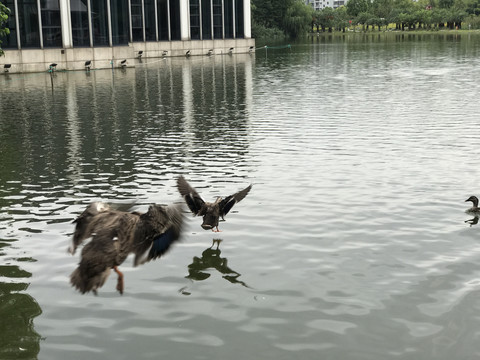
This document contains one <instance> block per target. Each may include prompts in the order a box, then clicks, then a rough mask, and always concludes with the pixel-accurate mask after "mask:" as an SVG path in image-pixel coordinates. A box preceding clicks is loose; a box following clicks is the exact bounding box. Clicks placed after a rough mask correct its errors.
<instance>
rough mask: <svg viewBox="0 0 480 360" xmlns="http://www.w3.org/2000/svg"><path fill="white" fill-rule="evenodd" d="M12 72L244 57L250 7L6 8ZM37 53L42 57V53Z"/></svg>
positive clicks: (103, 0)
mask: <svg viewBox="0 0 480 360" xmlns="http://www.w3.org/2000/svg"><path fill="white" fill-rule="evenodd" d="M2 3H4V4H5V5H6V6H7V7H8V8H10V9H11V14H10V17H9V21H8V25H7V26H8V28H9V29H10V34H9V35H7V36H6V37H5V38H3V39H1V40H2V41H3V44H2V46H3V48H4V49H6V50H7V51H6V58H5V59H4V60H5V63H9V64H11V65H12V66H11V68H10V71H11V72H28V71H45V70H46V69H47V68H48V66H49V65H50V64H51V63H55V64H57V69H83V68H84V67H85V66H86V65H87V62H88V61H90V64H89V65H90V66H91V67H92V68H105V67H110V61H112V60H114V64H117V63H118V62H119V61H120V60H122V59H130V60H131V63H133V62H134V59H136V58H149V57H160V56H163V55H166V56H184V55H185V54H186V53H187V52H188V53H189V54H190V55H206V54H207V53H214V54H220V53H223V54H226V53H231V52H233V53H246V52H248V51H250V48H251V47H252V48H254V45H255V41H254V40H253V39H251V21H250V1H249V0H48V1H23V0H5V1H2ZM38 49H40V50H41V51H38Z"/></svg>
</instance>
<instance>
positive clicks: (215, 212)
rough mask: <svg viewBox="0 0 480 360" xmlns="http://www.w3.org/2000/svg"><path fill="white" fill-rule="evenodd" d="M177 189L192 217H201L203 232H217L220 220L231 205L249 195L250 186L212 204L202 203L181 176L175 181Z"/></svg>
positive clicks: (196, 193) (219, 198)
mask: <svg viewBox="0 0 480 360" xmlns="http://www.w3.org/2000/svg"><path fill="white" fill-rule="evenodd" d="M177 188H178V191H179V192H180V194H181V195H182V197H183V198H184V200H185V202H186V203H187V205H188V208H189V209H190V211H191V212H192V213H193V214H194V215H199V216H203V222H202V225H201V226H202V228H203V229H205V230H210V229H211V230H214V228H216V229H217V230H216V231H219V230H218V223H219V221H220V218H222V220H225V219H224V217H225V215H227V214H228V212H229V211H230V210H231V209H232V207H233V205H235V204H236V203H238V202H240V201H241V200H242V199H243V198H245V196H247V194H248V193H249V191H250V189H251V188H252V185H249V186H248V187H246V188H245V189H243V190H240V191H239V192H237V193H235V194H233V195H229V196H227V197H225V198H222V197H218V198H217V199H216V200H215V201H214V202H206V201H204V200H203V199H202V198H201V197H200V195H199V194H198V192H197V191H196V190H195V189H194V188H193V187H192V186H190V184H189V183H188V182H187V180H185V178H184V177H183V176H180V177H179V178H178V179H177Z"/></svg>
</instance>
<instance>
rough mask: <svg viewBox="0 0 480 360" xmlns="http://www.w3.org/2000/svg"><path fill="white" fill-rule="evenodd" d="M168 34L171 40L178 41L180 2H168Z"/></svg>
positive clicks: (173, 0)
mask: <svg viewBox="0 0 480 360" xmlns="http://www.w3.org/2000/svg"><path fill="white" fill-rule="evenodd" d="M170 33H171V36H172V40H180V39H181V37H182V36H181V33H180V0H170Z"/></svg>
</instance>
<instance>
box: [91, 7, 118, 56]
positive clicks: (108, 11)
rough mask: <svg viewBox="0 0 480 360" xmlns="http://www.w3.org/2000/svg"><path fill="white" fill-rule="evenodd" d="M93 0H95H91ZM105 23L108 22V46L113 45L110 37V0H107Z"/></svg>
mask: <svg viewBox="0 0 480 360" xmlns="http://www.w3.org/2000/svg"><path fill="white" fill-rule="evenodd" d="M93 1H95V0H93ZM107 23H108V46H110V47H112V46H113V38H112V11H111V6H110V0H108V1H107Z"/></svg>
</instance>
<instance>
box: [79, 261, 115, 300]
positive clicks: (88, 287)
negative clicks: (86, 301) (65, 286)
mask: <svg viewBox="0 0 480 360" xmlns="http://www.w3.org/2000/svg"><path fill="white" fill-rule="evenodd" d="M110 270H111V269H109V268H108V269H105V270H104V271H102V272H100V273H96V274H86V273H85V272H83V271H82V270H81V268H80V266H79V267H78V268H76V269H75V270H74V271H73V273H72V275H70V283H71V284H72V286H73V287H75V288H76V289H77V290H78V291H80V292H81V293H82V294H85V293H87V292H90V291H93V292H94V293H95V294H96V293H97V289H99V288H101V287H102V286H103V284H105V281H106V280H107V278H108V276H109V275H110Z"/></svg>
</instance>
